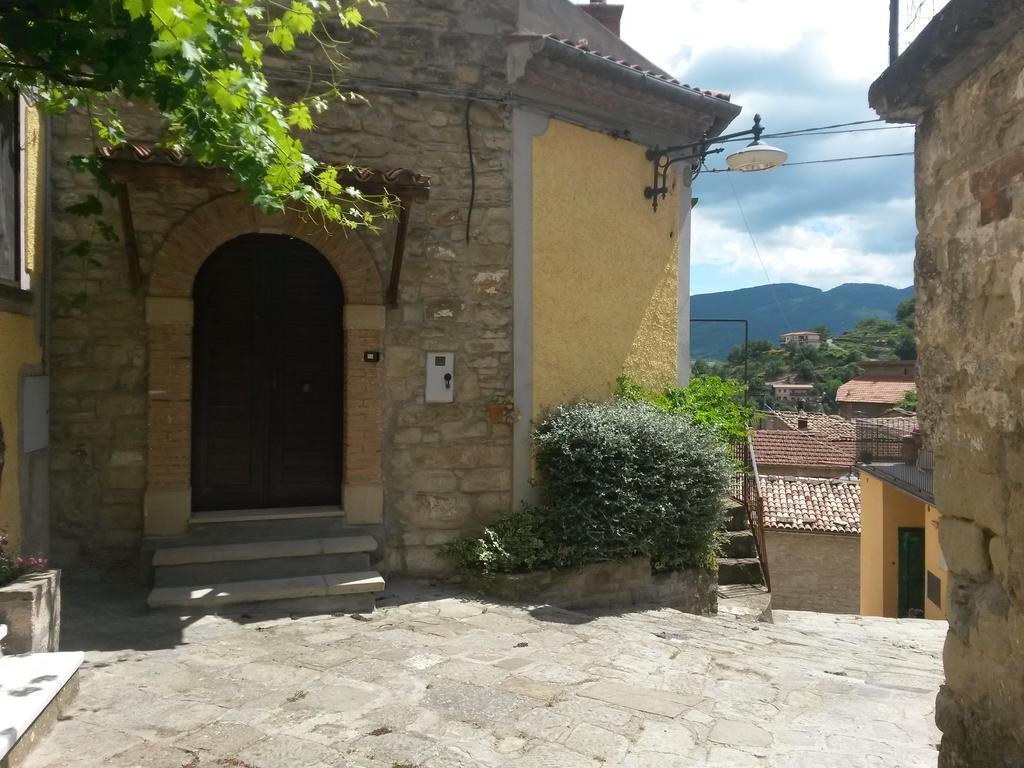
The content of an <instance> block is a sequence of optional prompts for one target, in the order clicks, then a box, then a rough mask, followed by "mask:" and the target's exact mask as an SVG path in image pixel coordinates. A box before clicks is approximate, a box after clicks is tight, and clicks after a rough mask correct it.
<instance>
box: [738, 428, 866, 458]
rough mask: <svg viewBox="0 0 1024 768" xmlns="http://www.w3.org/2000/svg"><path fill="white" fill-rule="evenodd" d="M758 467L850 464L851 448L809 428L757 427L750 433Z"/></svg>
mask: <svg viewBox="0 0 1024 768" xmlns="http://www.w3.org/2000/svg"><path fill="white" fill-rule="evenodd" d="M750 439H751V444H752V445H753V447H754V459H755V460H756V461H757V464H758V466H761V465H766V466H779V465H784V466H791V467H851V466H852V465H853V455H852V451H846V450H843V448H842V447H841V446H838V445H836V444H834V443H830V442H828V441H827V440H825V439H823V438H822V437H821V435H816V434H811V433H809V432H807V431H806V430H789V429H755V430H754V432H753V434H752V435H751V438H750Z"/></svg>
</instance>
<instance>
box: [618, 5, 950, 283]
mask: <svg viewBox="0 0 1024 768" xmlns="http://www.w3.org/2000/svg"><path fill="white" fill-rule="evenodd" d="M621 1H622V2H624V4H625V6H626V7H625V13H624V15H623V38H624V39H625V40H626V42H628V43H629V44H631V45H632V46H633V47H634V48H636V49H637V50H639V51H641V52H642V53H643V54H644V55H645V56H646V57H647V58H649V59H650V60H652V61H654V62H656V63H658V64H659V65H661V66H663V67H664V68H665V69H667V70H668V71H670V72H672V74H674V75H676V76H677V77H679V78H680V79H681V80H683V81H685V82H693V84H694V85H699V86H701V87H706V88H717V89H721V90H726V91H730V92H732V93H733V97H734V98H733V100H734V101H735V102H736V103H738V104H741V105H743V106H744V107H745V110H744V114H743V116H741V117H740V118H738V119H737V121H736V122H735V123H734V124H733V126H732V127H731V128H730V129H728V130H742V129H745V128H747V127H748V126H749V124H750V123H749V115H750V114H752V113H753V112H755V111H758V112H761V113H762V114H763V115H764V118H765V125H766V126H767V127H768V130H769V132H773V131H782V130H791V129H796V128H805V127H810V126H814V125H826V124H831V123H841V122H848V121H854V120H866V119H872V118H873V117H874V114H873V113H872V112H871V111H870V109H869V108H868V105H867V90H868V86H869V85H870V84H871V82H872V81H873V80H874V79H875V78H876V77H877V76H878V75H879V74H880V73H881V72H882V71H883V70H884V69H885V66H886V63H887V57H888V7H889V0H858V2H857V3H854V4H849V3H846V4H843V3H839V2H837V0H776V1H775V2H771V3H766V2H763V0H621ZM915 2H916V0H915ZM942 4H943V3H942V2H939V1H938V0H936V2H935V5H937V6H939V7H941V5H942ZM926 10H927V9H926ZM912 136H913V132H912V131H910V130H896V131H881V132H876V133H861V134H844V135H837V136H829V137H820V138H815V139H790V140H782V139H780V140H779V141H778V142H772V143H778V144H780V145H783V146H784V148H785V149H787V151H789V152H790V156H791V157H790V159H791V160H793V161H805V160H818V159H824V158H834V157H842V156H847V155H862V154H878V153H889V152H902V151H907V150H909V149H910V148H911V147H912ZM711 165H713V166H719V167H720V166H721V165H722V162H721V161H720V160H719V159H716V161H714V162H712V163H711ZM727 182H729V183H727ZM731 187H734V188H735V194H738V195H739V196H740V199H741V200H742V202H743V206H744V208H745V210H746V214H747V217H748V220H749V221H750V225H751V227H752V228H753V232H754V237H755V239H756V241H757V244H758V246H759V247H760V251H761V256H762V259H763V261H764V264H765V266H766V267H767V271H768V273H769V275H770V279H771V280H772V281H774V282H799V283H804V284H808V285H813V286H817V287H820V288H831V287H834V286H835V285H838V284H840V283H844V282H878V283H884V284H888V285H893V286H898V287H904V286H907V285H909V284H910V283H911V282H912V280H913V277H912V274H913V239H914V207H913V199H912V197H910V196H911V195H912V189H913V187H912V163H911V162H910V161H909V159H908V158H900V159H895V160H870V161H859V162H852V163H841V164H829V165H815V166H804V167H801V168H793V169H787V170H784V171H779V172H776V173H775V174H756V178H755V175H754V174H751V175H750V177H747V176H740V177H738V178H735V179H733V178H732V177H731V176H729V177H727V176H717V175H710V176H707V177H702V178H701V179H699V181H698V184H697V188H696V189H695V194H697V195H698V196H700V198H701V204H700V206H698V208H697V209H696V211H695V214H694V228H693V237H694V240H693V251H692V253H693V265H694V267H696V268H698V269H699V270H700V279H699V280H698V281H696V282H695V288H697V290H702V289H708V288H710V289H714V290H721V289H725V288H729V287H740V286H746V285H756V284H761V283H764V282H767V280H768V278H766V277H765V273H764V270H763V269H762V266H761V264H760V263H759V261H758V259H757V257H756V255H755V253H754V248H753V246H752V245H751V243H750V238H749V235H748V234H747V231H746V228H745V227H744V225H743V222H742V220H741V217H740V216H739V213H738V211H737V209H736V206H735V202H734V200H733V194H734V192H733V189H731ZM704 283H710V285H704Z"/></svg>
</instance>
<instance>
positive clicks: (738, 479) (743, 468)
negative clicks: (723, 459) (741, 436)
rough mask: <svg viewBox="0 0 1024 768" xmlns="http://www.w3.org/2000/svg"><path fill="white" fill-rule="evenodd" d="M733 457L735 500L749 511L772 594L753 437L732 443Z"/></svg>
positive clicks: (765, 582) (751, 527)
mask: <svg viewBox="0 0 1024 768" xmlns="http://www.w3.org/2000/svg"><path fill="white" fill-rule="evenodd" d="M733 457H734V458H735V459H736V462H737V464H738V465H739V466H738V469H737V471H736V473H735V474H734V475H733V477H732V491H731V493H732V498H733V499H734V500H735V501H738V502H739V503H740V504H742V505H743V507H744V509H746V511H747V522H748V524H749V525H750V531H751V533H753V534H754V546H755V547H756V549H757V558H758V560H760V561H761V574H762V575H763V576H764V585H765V587H767V588H768V591H769V592H771V590H772V579H771V574H770V572H769V570H768V548H767V547H766V546H765V540H764V500H763V499H762V498H761V482H760V478H759V477H758V474H757V459H756V457H755V456H754V448H753V445H752V444H751V441H750V436H749V435H748V436H747V438H746V439H745V440H744V441H743V442H736V443H733Z"/></svg>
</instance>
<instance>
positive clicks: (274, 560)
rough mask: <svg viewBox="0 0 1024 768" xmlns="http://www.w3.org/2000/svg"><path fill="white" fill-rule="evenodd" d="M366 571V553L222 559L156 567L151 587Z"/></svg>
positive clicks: (367, 563) (368, 564)
mask: <svg viewBox="0 0 1024 768" xmlns="http://www.w3.org/2000/svg"><path fill="white" fill-rule="evenodd" d="M261 545H262V542H261ZM161 551H166V550H161ZM157 554H159V552H158V553H157ZM368 570H370V553H369V552H350V553H336V554H329V555H320V554H313V555H298V556H295V557H270V558H261V559H253V560H225V561H224V562H222V563H216V562H213V563H202V562H201V563H185V564H182V565H161V566H157V567H155V568H154V569H153V585H154V586H157V587H185V586H189V585H191V584H223V583H226V582H236V581H251V580H254V579H258V580H262V581H265V580H267V579H286V578H290V577H293V576H320V575H325V574H329V573H353V572H358V571H368Z"/></svg>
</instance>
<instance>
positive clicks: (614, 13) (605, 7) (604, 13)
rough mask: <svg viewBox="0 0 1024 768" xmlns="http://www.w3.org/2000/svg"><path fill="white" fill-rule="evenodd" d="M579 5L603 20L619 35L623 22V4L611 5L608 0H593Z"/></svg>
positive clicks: (605, 24) (612, 31)
mask: <svg viewBox="0 0 1024 768" xmlns="http://www.w3.org/2000/svg"><path fill="white" fill-rule="evenodd" d="M578 7H579V8H581V9H582V10H583V11H584V12H586V13H589V14H590V15H591V16H593V17H594V18H595V19H597V20H598V21H599V22H601V24H603V25H604V26H605V27H607V28H608V29H609V30H610V31H611V33H612V34H613V35H615V36H616V37H618V36H619V29H620V24H621V22H622V6H621V5H609V4H608V0H591V2H589V3H584V4H582V5H580V6H578Z"/></svg>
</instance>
